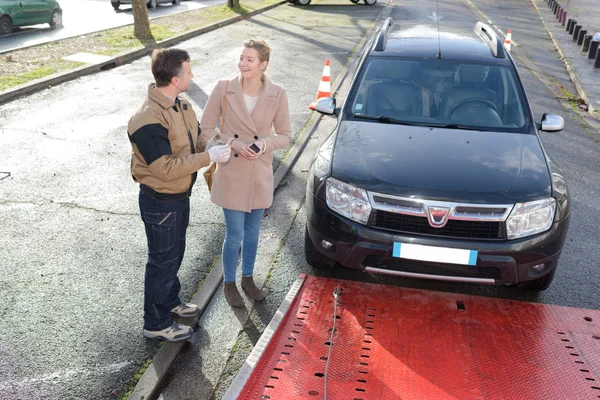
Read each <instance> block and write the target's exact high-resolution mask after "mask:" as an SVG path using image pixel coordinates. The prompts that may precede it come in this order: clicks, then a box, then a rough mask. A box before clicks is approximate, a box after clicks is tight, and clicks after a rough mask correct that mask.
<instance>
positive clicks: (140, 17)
mask: <svg viewBox="0 0 600 400" xmlns="http://www.w3.org/2000/svg"><path fill="white" fill-rule="evenodd" d="M237 1H239V0H237ZM131 9H132V11H133V34H134V35H135V37H136V38H138V39H140V40H144V39H152V31H151V30H150V21H149V20H148V8H147V7H146V0H132V1H131Z"/></svg>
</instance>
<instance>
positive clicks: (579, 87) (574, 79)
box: [529, 0, 600, 120]
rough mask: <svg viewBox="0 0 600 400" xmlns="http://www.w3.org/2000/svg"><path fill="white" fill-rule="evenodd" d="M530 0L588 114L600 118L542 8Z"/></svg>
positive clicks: (599, 112)
mask: <svg viewBox="0 0 600 400" xmlns="http://www.w3.org/2000/svg"><path fill="white" fill-rule="evenodd" d="M529 1H530V3H531V5H532V6H533V8H535V12H536V13H537V15H538V17H540V20H541V21H542V23H543V24H544V28H545V29H546V32H547V33H548V36H550V40H552V44H553V45H554V47H555V48H556V51H557V52H558V55H559V56H560V61H561V63H562V64H563V66H564V67H565V69H566V70H567V74H568V75H569V79H571V82H573V84H574V85H575V89H577V94H579V97H581V98H582V99H583V100H584V101H585V104H587V106H588V112H587V114H589V115H590V116H591V117H593V118H596V119H598V120H600V110H598V109H597V108H596V107H594V106H593V105H592V104H591V102H590V101H589V99H588V97H587V94H586V93H585V89H584V88H583V83H582V82H581V79H580V78H579V74H578V73H577V71H575V69H574V68H571V66H570V65H569V63H568V62H566V60H568V58H567V57H566V56H565V54H564V53H563V50H562V47H561V46H560V44H559V42H558V40H556V38H555V37H554V34H553V33H552V31H551V30H550V28H549V27H548V24H547V23H546V19H545V18H544V17H543V16H542V13H541V12H540V9H539V8H538V6H537V4H535V2H534V0H529Z"/></svg>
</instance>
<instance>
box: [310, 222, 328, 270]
mask: <svg viewBox="0 0 600 400" xmlns="http://www.w3.org/2000/svg"><path fill="white" fill-rule="evenodd" d="M304 257H305V258H306V262H307V263H308V265H310V266H311V267H313V268H317V269H329V268H331V267H333V266H334V265H335V261H333V260H330V259H329V258H327V257H325V256H324V255H323V254H321V253H319V250H317V249H316V247H315V245H314V244H313V242H312V240H311V239H310V236H309V235H308V229H305V230H304Z"/></svg>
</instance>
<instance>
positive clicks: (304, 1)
mask: <svg viewBox="0 0 600 400" xmlns="http://www.w3.org/2000/svg"><path fill="white" fill-rule="evenodd" d="M294 4H298V5H299V6H307V5H309V4H310V0H296V2H295V3H294Z"/></svg>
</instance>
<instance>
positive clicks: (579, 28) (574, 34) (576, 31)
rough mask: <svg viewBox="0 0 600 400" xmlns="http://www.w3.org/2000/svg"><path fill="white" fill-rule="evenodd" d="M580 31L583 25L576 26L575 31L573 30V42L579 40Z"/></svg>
mask: <svg viewBox="0 0 600 400" xmlns="http://www.w3.org/2000/svg"><path fill="white" fill-rule="evenodd" d="M580 30H581V25H575V29H573V40H577V35H579V31H580Z"/></svg>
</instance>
